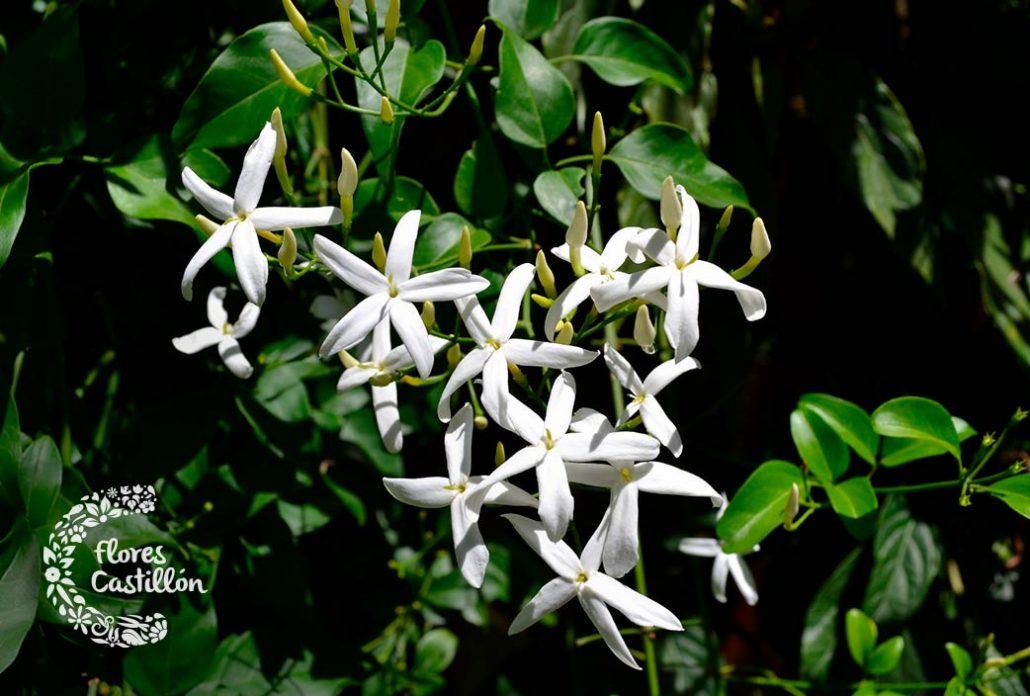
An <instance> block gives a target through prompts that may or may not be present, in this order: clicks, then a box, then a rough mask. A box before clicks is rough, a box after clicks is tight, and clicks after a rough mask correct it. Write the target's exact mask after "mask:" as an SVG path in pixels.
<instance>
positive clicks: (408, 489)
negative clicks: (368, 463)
mask: <svg viewBox="0 0 1030 696" xmlns="http://www.w3.org/2000/svg"><path fill="white" fill-rule="evenodd" d="M383 485H384V486H386V490H388V491H389V492H390V495H392V496H393V497H394V498H396V499H397V500H399V501H401V502H402V503H407V504H408V505H415V506H417V507H423V508H442V507H447V506H448V505H450V504H451V501H452V500H453V499H454V495H455V492H454V491H452V490H448V489H447V488H445V486H449V485H450V481H448V480H447V479H445V478H444V477H443V476H426V477H425V478H384V479H383Z"/></svg>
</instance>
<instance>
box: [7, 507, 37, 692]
mask: <svg viewBox="0 0 1030 696" xmlns="http://www.w3.org/2000/svg"><path fill="white" fill-rule="evenodd" d="M9 549H14V550H13V552H10V551H9ZM41 556H42V554H41V552H40V549H39V543H38V542H37V541H36V537H35V536H33V534H32V531H31V530H30V529H29V527H28V524H26V522H25V521H24V520H18V521H17V522H15V524H14V527H13V528H12V529H11V531H10V532H9V533H8V534H7V537H6V538H4V539H2V540H0V558H9V560H8V562H7V564H6V566H5V567H2V568H0V673H2V672H3V671H4V670H5V669H7V668H8V667H9V666H10V665H11V663H12V662H14V658H16V657H17V656H18V651H19V650H20V649H21V644H22V641H23V640H25V634H26V633H28V632H29V629H30V628H31V627H32V622H33V621H34V620H35V618H36V603H37V601H38V598H39V586H40V584H41V581H42V580H43V571H42V570H41V569H40V558H41Z"/></svg>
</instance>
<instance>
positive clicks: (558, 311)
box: [544, 273, 603, 341]
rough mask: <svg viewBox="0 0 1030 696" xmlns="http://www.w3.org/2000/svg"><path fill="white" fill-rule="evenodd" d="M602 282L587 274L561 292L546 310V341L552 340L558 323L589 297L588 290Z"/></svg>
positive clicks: (594, 275) (597, 277)
mask: <svg viewBox="0 0 1030 696" xmlns="http://www.w3.org/2000/svg"><path fill="white" fill-rule="evenodd" d="M602 280H603V276H599V275H597V274H595V273H588V274H587V275H585V276H581V277H579V278H576V280H574V281H572V285H570V286H569V287H567V288H565V289H564V290H562V291H561V294H560V295H558V297H556V298H555V300H554V304H552V305H551V306H550V307H549V308H548V310H547V315H546V316H545V317H544V335H545V336H547V340H548V341H553V340H554V332H555V328H556V327H557V325H558V321H559V320H560V319H562V317H564V316H565V315H567V314H568V313H569V312H571V311H572V310H573V309H575V308H576V307H578V306H579V305H580V304H582V303H583V302H584V301H585V300H586V299H587V298H588V297H590V289H591V288H593V287H594V286H595V285H597V284H599V283H600V282H601V281H602Z"/></svg>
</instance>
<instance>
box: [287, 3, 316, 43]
mask: <svg viewBox="0 0 1030 696" xmlns="http://www.w3.org/2000/svg"><path fill="white" fill-rule="evenodd" d="M283 9H284V10H286V16H287V18H289V20H290V24H292V25H293V28H294V29H296V30H297V33H298V34H300V36H301V38H302V39H304V41H305V42H307V43H312V42H313V41H314V40H315V36H314V34H312V33H311V29H309V28H308V22H307V20H306V19H304V15H302V14H301V13H300V10H298V9H297V6H296V5H294V4H293V3H292V2H290V0H283Z"/></svg>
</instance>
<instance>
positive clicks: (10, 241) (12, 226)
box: [0, 169, 29, 267]
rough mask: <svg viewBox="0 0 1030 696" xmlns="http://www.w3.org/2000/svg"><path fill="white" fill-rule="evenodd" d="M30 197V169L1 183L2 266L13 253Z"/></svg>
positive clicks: (0, 258) (0, 249) (0, 256)
mask: <svg viewBox="0 0 1030 696" xmlns="http://www.w3.org/2000/svg"><path fill="white" fill-rule="evenodd" d="M28 197H29V171H28V170H27V169H26V170H25V171H24V172H22V173H21V174H19V175H17V176H15V177H14V178H13V179H10V180H9V181H6V182H4V183H0V267H2V266H3V265H4V264H5V263H6V262H7V259H8V257H9V256H10V255H11V249H12V248H13V247H14V240H15V238H16V237H17V236H18V230H19V229H21V223H22V221H23V220H24V219H25V203H26V201H27V200H28Z"/></svg>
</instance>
